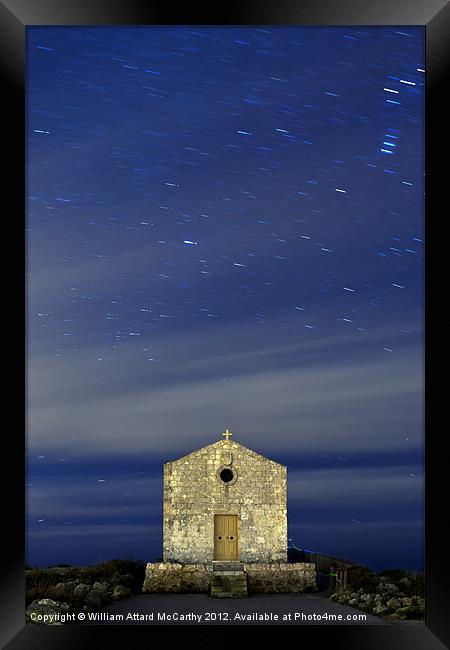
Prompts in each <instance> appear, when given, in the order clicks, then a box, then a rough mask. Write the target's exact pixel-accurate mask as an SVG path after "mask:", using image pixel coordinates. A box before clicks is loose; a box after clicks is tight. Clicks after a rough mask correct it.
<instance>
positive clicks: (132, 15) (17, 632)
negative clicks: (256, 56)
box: [0, 0, 450, 650]
mask: <svg viewBox="0 0 450 650" xmlns="http://www.w3.org/2000/svg"><path fill="white" fill-rule="evenodd" d="M217 9H218V10H217V12H216V13H214V12H213V11H211V7H209V8H208V7H207V8H206V9H205V8H203V9H202V10H200V11H198V8H196V7H191V6H190V5H188V6H186V9H184V8H183V7H180V9H178V7H177V9H176V10H175V8H173V9H172V8H171V7H170V5H169V6H167V5H165V4H164V3H162V2H146V3H145V4H144V3H141V2H139V0H108V1H106V0H90V1H89V0H77V2H73V1H71V0H34V2H30V0H0V35H1V38H0V69H1V72H2V77H3V89H5V90H6V92H4V98H5V100H6V102H4V103H6V115H5V122H4V123H5V124H6V125H7V132H6V134H5V135H6V138H7V142H8V145H7V151H8V154H9V155H8V167H9V169H8V175H7V182H6V183H5V187H8V188H9V187H13V188H14V191H13V192H12V191H10V192H9V198H10V199H11V204H10V205H11V208H10V213H14V214H24V219H23V221H22V223H23V224H24V226H23V228H22V227H21V222H20V220H19V219H15V220H14V219H11V220H10V221H12V222H13V225H14V229H15V231H16V232H15V233H14V234H17V235H18V241H22V242H24V241H25V237H24V235H25V234H26V233H25V205H26V203H25V198H26V195H25V169H26V156H25V128H24V127H25V65H26V62H25V35H26V28H27V27H29V26H35V25H43V26H44V25H61V26H87V25H95V26H97V25H130V26H131V25H149V26H150V25H185V24H186V25H202V26H205V25H206V26H207V25H216V24H218V25H236V26H240V25H249V26H250V25H280V26H282V25H302V26H308V25H310V26H314V25H316V26H325V25H326V26H338V25H342V26H344V25H345V26H362V25H367V26H369V25H371V26H374V25H395V26H417V25H419V26H422V27H424V29H425V48H426V103H425V118H426V120H425V134H424V135H425V161H426V172H427V176H426V185H425V186H426V196H425V214H426V215H427V217H428V219H425V235H426V243H427V248H426V252H427V254H426V258H425V282H426V288H427V289H429V288H430V286H431V283H432V266H431V262H432V260H431V257H430V254H429V250H430V247H431V243H429V242H431V240H432V232H431V226H430V216H431V214H432V212H433V209H434V212H435V214H438V210H439V209H440V210H441V212H442V205H443V204H444V191H443V188H445V187H446V182H447V184H448V177H447V178H445V167H444V166H442V165H441V164H440V163H439V161H438V159H437V154H438V150H439V144H440V142H441V139H442V135H443V133H445V126H446V124H445V119H446V117H447V115H446V114H445V113H446V108H447V107H446V104H445V102H444V100H443V97H444V80H445V73H446V72H447V69H448V62H449V60H450V39H449V37H448V36H449V34H450V5H449V4H448V3H447V2H446V0H426V1H425V0H395V2H389V0H378V2H374V1H373V0H322V1H321V2H320V3H319V2H317V0H303V2H301V3H299V2H297V3H295V1H294V0H278V1H277V2H276V3H275V2H270V0H246V1H244V0H241V2H236V0H229V2H228V3H227V4H226V5H222V6H219V7H217ZM447 110H448V109H447ZM11 127H12V128H11ZM447 176H448V175H447ZM22 197H23V198H22ZM19 224H20V225H19ZM19 246H20V244H19ZM21 252H23V253H24V258H25V257H26V253H25V247H23V248H21ZM19 257H20V256H16V260H17V259H18V258H19ZM8 271H9V273H10V274H12V273H13V274H14V275H15V276H16V277H17V276H18V277H22V278H23V280H24V285H23V286H25V283H26V271H25V269H24V266H23V265H20V266H19V262H18V261H16V262H15V266H14V267H13V269H11V267H10V266H9V267H8ZM11 271H12V273H11ZM435 277H436V274H435ZM428 295H429V292H428V291H427V296H426V300H425V321H426V322H425V325H426V327H425V351H426V353H427V356H426V359H425V361H426V363H425V398H426V403H425V467H426V473H425V504H426V510H425V577H426V580H425V592H426V593H425V595H426V601H425V602H426V612H425V625H424V626H412V627H411V626H408V625H407V624H405V625H403V624H401V623H398V624H395V625H392V626H389V625H386V626H349V625H346V626H337V625H333V626H328V625H326V626H325V625H321V626H307V629H308V632H311V631H312V630H314V642H315V643H317V641H319V640H320V641H324V642H325V638H324V635H327V637H328V638H329V639H330V641H331V643H332V645H333V646H334V647H337V648H340V647H342V648H344V647H345V648H346V649H347V648H348V649H351V648H358V650H361V649H362V648H367V649H368V650H372V649H373V650H375V649H376V650H378V649H379V648H380V647H382V648H385V649H386V650H389V648H393V649H394V650H402V649H403V648H405V650H406V649H407V650H415V649H416V648H417V650H422V649H423V648H425V647H426V648H428V649H429V650H442V648H445V647H450V630H449V625H448V612H447V608H446V603H447V599H448V593H449V584H450V579H449V570H448V566H447V565H446V563H445V561H443V560H444V558H446V556H447V553H448V541H447V540H445V539H444V536H443V535H442V532H441V530H440V529H441V520H442V512H440V511H439V510H440V509H438V508H437V507H436V508H435V509H434V511H433V509H432V504H433V503H437V504H438V505H440V504H441V503H442V495H445V488H446V487H447V485H444V477H445V476H446V474H447V473H448V469H447V467H445V465H444V462H445V460H446V458H445V455H444V454H443V453H442V450H441V445H440V444H439V440H438V439H437V437H436V436H433V437H432V436H431V435H430V433H431V419H432V418H431V411H430V402H431V390H430V388H429V387H430V381H431V369H430V343H431V336H432V328H431V326H430V304H429V302H430V301H429V299H428ZM16 297H17V294H16ZM7 304H10V303H9V301H8V303H7ZM18 313H20V315H21V316H23V319H22V323H23V327H24V329H25V322H26V321H25V318H26V307H25V301H23V302H22V301H19V305H18ZM16 329H18V330H19V331H21V328H20V326H19V327H18V328H16ZM24 340H25V333H24V338H22V340H21V341H19V342H18V345H17V346H16V348H15V350H23V353H22V354H23V357H22V358H23V362H24V367H25V368H26V349H25V348H24V347H23V341H24ZM15 359H16V360H17V354H16V355H15ZM19 374H20V373H19V372H18V367H17V363H16V364H15V367H14V370H13V373H12V375H13V378H14V381H13V386H14V389H15V390H14V392H15V393H16V394H19V393H20V392H22V389H24V384H25V382H23V383H22V380H21V378H19ZM23 394H25V390H23ZM25 408H26V407H25ZM444 421H445V420H444ZM25 429H26V427H25ZM11 442H12V444H11V445H10V446H9V448H8V452H9V453H8V465H9V466H11V467H14V469H15V471H14V476H12V477H10V480H9V482H8V492H7V494H8V495H12V494H14V495H15V502H13V501H11V500H10V499H9V498H8V499H5V502H6V503H5V505H6V506H7V512H6V516H5V517H4V520H6V521H7V522H8V523H9V522H10V521H11V522H12V526H10V527H9V528H8V535H5V536H4V538H3V541H4V543H5V546H6V552H5V553H4V557H5V558H7V563H6V562H5V563H2V566H1V570H0V576H1V577H0V585H1V591H0V612H1V616H2V619H3V620H2V623H1V627H0V630H1V633H0V634H1V636H0V641H1V642H2V647H5V648H8V650H16V649H17V650H19V648H31V647H32V648H41V647H42V648H53V647H55V648H58V649H59V648H61V647H64V648H78V647H79V646H80V643H84V644H86V634H93V635H94V636H91V637H90V641H91V644H92V645H94V643H95V647H96V648H101V647H109V642H108V645H106V643H107V642H106V639H105V636H106V635H107V636H108V637H110V638H111V639H112V640H113V641H114V638H115V639H116V640H117V638H118V637H117V635H119V637H120V635H121V634H124V632H121V630H123V628H117V627H114V628H113V630H114V631H113V634H111V627H109V626H76V625H75V626H62V627H57V628H56V629H55V628H54V627H51V626H32V625H25V620H24V619H25V598H24V592H25V576H24V567H25V560H24V558H25V540H24V517H23V514H22V513H24V509H23V508H24V504H25V467H24V458H25V436H23V437H22V438H21V437H20V436H16V437H15V438H14V439H13V440H11ZM17 500H18V502H17ZM446 541H447V543H446ZM184 627H186V626H184ZM126 628H127V630H128V632H126V634H127V637H126V643H127V644H128V645H130V646H131V647H134V645H135V644H136V645H137V643H136V641H134V639H136V636H135V635H136V634H137V633H139V632H144V634H146V637H147V639H146V640H147V643H148V641H149V636H148V635H147V633H146V628H145V627H144V628H142V626H126ZM141 628H142V629H141ZM194 629H195V628H194ZM203 629H204V628H203ZM202 631H203V630H202ZM278 631H281V630H278ZM98 635H100V638H99V636H98ZM328 635H330V636H328ZM331 635H332V636H331ZM121 638H123V637H121ZM302 638H303V632H302ZM132 639H133V641H132ZM144 639H145V637H144ZM124 640H125V639H124Z"/></svg>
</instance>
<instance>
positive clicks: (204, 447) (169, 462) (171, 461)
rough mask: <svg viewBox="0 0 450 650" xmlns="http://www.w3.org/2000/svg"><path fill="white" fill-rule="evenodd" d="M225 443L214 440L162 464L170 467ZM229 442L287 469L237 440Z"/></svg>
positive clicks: (224, 441)
mask: <svg viewBox="0 0 450 650" xmlns="http://www.w3.org/2000/svg"><path fill="white" fill-rule="evenodd" d="M226 442H227V441H226V440H216V442H211V443H210V444H209V445H204V446H203V447H199V448H198V449H194V450H193V451H190V452H189V453H188V454H184V455H183V456H180V457H179V458H175V459H174V460H168V461H166V462H165V463H163V465H170V464H171V463H177V462H178V461H180V460H183V458H187V457H188V456H191V454H195V453H197V452H198V451H202V450H203V449H208V447H214V446H215V445H218V444H223V443H226ZM230 442H232V443H234V444H235V445H239V446H240V447H242V448H243V449H245V450H246V451H249V452H251V453H252V454H256V455H258V456H262V457H263V458H265V459H266V460H268V461H269V462H271V463H275V464H276V465H280V466H281V467H286V468H287V465H283V463H280V462H278V461H277V460H272V458H268V457H267V456H264V454H260V453H259V452H258V451H255V450H254V449H250V447H247V446H246V445H243V444H242V443H241V442H238V441H237V440H232V441H230Z"/></svg>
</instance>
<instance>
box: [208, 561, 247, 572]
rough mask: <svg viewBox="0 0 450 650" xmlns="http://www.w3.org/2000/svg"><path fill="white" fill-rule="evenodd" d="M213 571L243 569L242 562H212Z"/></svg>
mask: <svg viewBox="0 0 450 650" xmlns="http://www.w3.org/2000/svg"><path fill="white" fill-rule="evenodd" d="M212 569H213V572H214V573H216V572H217V571H244V564H239V563H231V562H230V563H229V564H227V563H220V564H213V567H212Z"/></svg>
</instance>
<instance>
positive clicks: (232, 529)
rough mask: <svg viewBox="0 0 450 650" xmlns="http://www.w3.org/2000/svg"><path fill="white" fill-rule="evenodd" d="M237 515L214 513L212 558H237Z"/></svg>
mask: <svg viewBox="0 0 450 650" xmlns="http://www.w3.org/2000/svg"><path fill="white" fill-rule="evenodd" d="M237 533H238V530H237V515H214V559H215V560H237V559H238V538H237Z"/></svg>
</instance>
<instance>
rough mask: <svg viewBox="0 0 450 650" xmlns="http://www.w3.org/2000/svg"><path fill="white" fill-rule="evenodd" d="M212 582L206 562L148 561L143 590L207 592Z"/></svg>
mask: <svg viewBox="0 0 450 650" xmlns="http://www.w3.org/2000/svg"><path fill="white" fill-rule="evenodd" d="M211 584H212V567H211V569H210V570H208V565H206V564H177V563H175V562H173V563H172V562H158V563H157V564H152V563H151V562H149V563H148V564H147V568H146V571H145V580H144V585H143V587H142V591H143V592H150V593H152V592H153V593H183V592H184V593H186V592H190V593H208V592H209V590H210V587H211Z"/></svg>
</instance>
